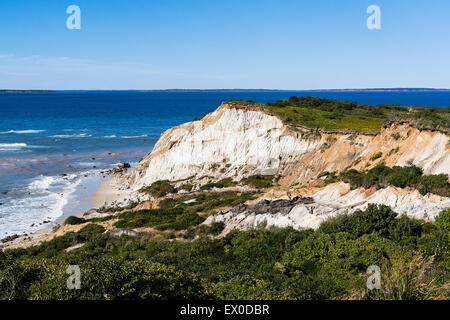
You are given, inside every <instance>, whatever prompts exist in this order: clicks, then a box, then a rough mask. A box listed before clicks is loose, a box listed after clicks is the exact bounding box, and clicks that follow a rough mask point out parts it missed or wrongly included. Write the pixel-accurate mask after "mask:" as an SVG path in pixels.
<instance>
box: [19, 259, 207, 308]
mask: <svg viewBox="0 0 450 320" xmlns="http://www.w3.org/2000/svg"><path fill="white" fill-rule="evenodd" d="M27 267H28V268H30V269H33V270H39V277H37V278H36V279H35V280H34V281H33V282H32V283H31V285H30V286H29V289H28V294H29V297H30V298H31V299H39V300H49V299H50V300H61V299H83V300H84V299H88V300H90V299H101V300H103V299H108V300H116V299H199V298H205V297H207V294H206V292H205V290H204V289H203V287H202V285H201V283H200V281H199V279H198V278H197V277H196V276H194V275H192V274H189V273H184V272H180V271H176V270H175V269H174V268H173V267H167V266H164V265H161V264H158V263H150V262H147V261H144V260H141V259H137V260H132V261H129V260H125V259H123V258H121V257H115V256H99V257H97V258H95V259H89V260H87V261H82V262H81V263H80V269H81V270H82V271H83V272H82V279H81V280H82V285H81V289H80V290H69V289H67V285H66V281H67V274H66V268H67V267H68V264H67V263H64V262H63V261H61V260H37V261H33V262H32V263H29V264H28V266H27Z"/></svg>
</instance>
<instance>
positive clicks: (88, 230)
mask: <svg viewBox="0 0 450 320" xmlns="http://www.w3.org/2000/svg"><path fill="white" fill-rule="evenodd" d="M103 232H105V228H104V227H102V226H101V225H99V224H95V223H90V224H88V225H87V226H85V227H83V228H82V229H81V230H80V235H81V236H83V237H85V238H87V237H90V236H92V235H94V234H101V233H103Z"/></svg>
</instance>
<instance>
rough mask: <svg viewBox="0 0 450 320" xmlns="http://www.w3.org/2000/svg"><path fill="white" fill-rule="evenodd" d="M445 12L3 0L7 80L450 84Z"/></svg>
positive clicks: (276, 3)
mask: <svg viewBox="0 0 450 320" xmlns="http://www.w3.org/2000/svg"><path fill="white" fill-rule="evenodd" d="M131 3H133V5H131ZM72 4H75V5H78V6H79V7H80V8H81V15H82V16H81V24H82V25H81V30H68V29H67V28H66V19H67V17H68V14H66V8H67V7H68V6H69V5H72ZM372 4H376V5H378V6H379V7H380V8H381V25H382V29H381V30H368V29H367V27H366V19H367V17H368V15H367V13H366V9H367V7H368V6H369V5H372ZM449 17H450V1H448V0H433V1H425V0H420V1H419V0H418V1H416V0H395V1H392V0H386V1H385V0H383V1H382V0H370V1H365V0H342V1H336V0H315V1H300V0H297V1H292V0H291V1H287V0H245V1H243V0H240V1H235V0H227V1H216V0H185V1H181V0H133V1H130V0H128V1H127V0H110V1H101V0H95V1H93V0H70V1H65V0H40V1H34V0H1V1H0V88H7V89H164V88H192V89H200V88H205V89H208V88H273V89H321V88H322V89H329V88H374V87H438V88H450V76H449V75H450V59H449V57H450V41H449V37H448V35H449V33H450V19H449Z"/></svg>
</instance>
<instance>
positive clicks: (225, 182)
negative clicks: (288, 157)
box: [200, 178, 237, 190]
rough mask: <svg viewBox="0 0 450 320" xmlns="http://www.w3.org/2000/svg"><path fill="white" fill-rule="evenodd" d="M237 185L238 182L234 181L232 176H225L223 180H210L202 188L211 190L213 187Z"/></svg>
mask: <svg viewBox="0 0 450 320" xmlns="http://www.w3.org/2000/svg"><path fill="white" fill-rule="evenodd" d="M235 185H237V182H235V181H233V179H232V178H225V179H222V180H219V181H217V182H210V183H207V184H205V185H203V186H202V187H201V188H200V189H201V190H210V189H212V188H219V189H220V188H227V187H233V186H235Z"/></svg>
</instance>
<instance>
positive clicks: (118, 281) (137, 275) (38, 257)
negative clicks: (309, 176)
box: [0, 193, 450, 299]
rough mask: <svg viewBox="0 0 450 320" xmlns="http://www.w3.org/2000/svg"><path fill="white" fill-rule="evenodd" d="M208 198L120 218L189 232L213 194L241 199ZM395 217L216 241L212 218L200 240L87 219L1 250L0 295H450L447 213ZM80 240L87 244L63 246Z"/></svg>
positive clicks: (365, 216) (379, 213) (383, 214)
mask: <svg viewBox="0 0 450 320" xmlns="http://www.w3.org/2000/svg"><path fill="white" fill-rule="evenodd" d="M191 196H194V195H189V196H187V198H189V197H191ZM195 196H196V197H197V199H198V197H199V195H195ZM202 196H203V197H204V199H206V200H205V201H206V204H205V203H202V202H200V201H199V202H198V203H196V204H194V203H195V202H194V203H189V204H185V203H184V201H185V199H186V198H184V197H181V198H177V202H176V203H175V208H174V207H169V208H166V209H157V210H153V211H152V210H148V211H147V212H139V211H136V212H129V213H125V214H124V218H123V219H122V220H123V221H126V222H127V223H130V224H131V223H135V222H137V221H140V219H149V220H146V221H147V222H149V223H150V224H154V225H155V226H157V227H162V228H165V227H164V226H168V225H169V224H173V225H172V227H173V226H174V225H175V226H176V225H177V224H179V225H180V228H181V227H182V228H186V226H187V225H189V224H190V223H189V221H191V218H194V216H190V215H191V214H193V213H195V212H196V210H204V209H205V207H201V206H205V205H206V206H207V207H209V206H215V205H220V204H218V203H217V202H216V203H215V204H213V203H212V201H213V198H214V197H215V198H216V199H215V200H220V201H226V202H227V203H229V201H236V199H238V197H239V196H238V195H237V194H228V195H223V196H222V197H223V198H221V199H217V198H219V194H216V193H205V194H203V195H202ZM247 196H248V195H247ZM180 199H181V200H180ZM240 200H242V199H240ZM219 203H220V202H219ZM445 212H447V211H445ZM188 214H189V216H188ZM396 215H397V214H396V213H395V212H393V211H392V210H391V209H390V208H389V207H386V206H382V205H378V206H376V205H370V206H369V207H368V208H367V209H366V210H359V211H356V212H355V213H354V214H352V215H343V216H340V217H336V218H333V219H330V220H329V221H327V222H324V223H323V224H322V225H321V227H320V228H319V229H318V230H316V231H313V230H294V229H293V228H271V229H269V230H267V229H255V230H249V231H239V230H234V231H232V232H230V233H228V234H227V235H226V236H224V237H222V238H220V239H218V238H214V239H210V238H209V232H211V231H212V230H215V231H214V234H217V233H218V232H220V230H221V229H222V228H223V224H214V225H213V226H211V227H210V230H207V231H208V232H206V233H205V234H204V235H206V236H207V237H205V236H200V237H199V238H197V239H196V240H194V241H189V240H188V241H167V240H164V239H162V238H158V237H155V236H154V233H149V234H146V235H142V236H141V237H138V238H128V237H120V238H117V237H110V236H109V235H108V233H103V231H104V229H103V228H102V227H101V226H100V225H95V224H92V225H87V226H85V227H84V228H83V229H82V230H80V232H77V233H73V232H72V233H68V234H66V235H64V236H61V237H58V238H55V239H53V240H51V241H48V242H44V243H43V244H41V245H39V246H36V247H32V248H28V249H14V250H6V251H5V252H1V251H0V275H1V276H2V279H3V280H1V281H0V282H1V283H0V297H3V298H15V299H205V298H216V299H340V298H344V299H347V298H355V299H380V298H385V299H430V298H440V299H449V298H450V297H449V292H448V289H447V290H445V288H448V283H449V277H448V275H449V271H450V263H449V261H450V259H449V252H450V247H449V244H450V236H449V235H450V233H449V231H448V229H447V227H446V226H447V225H448V213H441V214H440V215H439V217H438V219H437V223H436V225H435V224H433V223H429V222H427V223H426V222H424V221H418V220H414V219H410V218H408V217H407V216H401V217H399V218H395V217H396ZM119 216H120V215H119ZM149 217H151V218H149ZM185 218H186V220H184V219H185ZM120 221H121V220H119V222H120ZM186 222H187V223H186ZM192 228H193V227H192V226H190V227H188V229H189V230H192ZM196 228H198V229H202V230H203V229H205V226H201V227H196ZM78 243H84V246H83V247H81V248H79V249H75V250H72V251H70V252H65V250H64V249H66V248H68V247H70V246H73V245H75V244H78ZM74 264H75V265H79V266H80V268H81V272H82V279H81V290H67V288H66V280H67V277H68V275H67V274H66V268H67V266H68V265H74ZM370 265H377V266H379V267H380V268H381V270H382V274H383V278H382V289H381V290H374V291H368V290H367V288H366V283H365V282H366V279H367V274H366V270H367V267H368V266H370ZM199 279H201V281H200V280H199ZM12 285H14V290H11V288H12Z"/></svg>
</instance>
